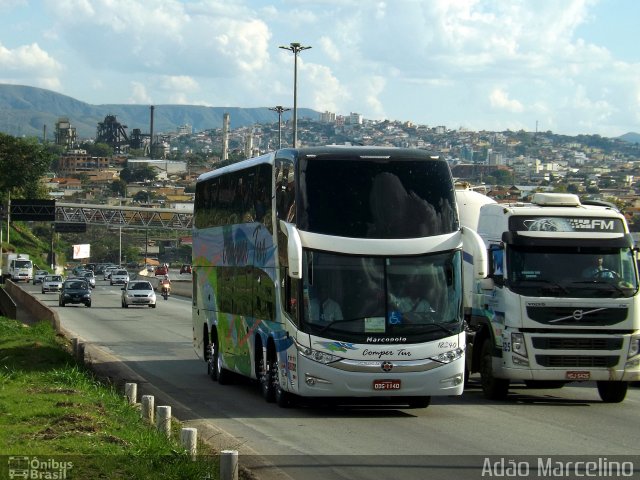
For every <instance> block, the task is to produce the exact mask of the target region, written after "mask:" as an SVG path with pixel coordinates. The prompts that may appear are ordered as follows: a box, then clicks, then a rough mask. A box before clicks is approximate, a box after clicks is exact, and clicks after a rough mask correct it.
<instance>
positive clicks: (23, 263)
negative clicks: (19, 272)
mask: <svg viewBox="0 0 640 480" xmlns="http://www.w3.org/2000/svg"><path fill="white" fill-rule="evenodd" d="M14 265H15V268H31V260H16V261H15V263H14Z"/></svg>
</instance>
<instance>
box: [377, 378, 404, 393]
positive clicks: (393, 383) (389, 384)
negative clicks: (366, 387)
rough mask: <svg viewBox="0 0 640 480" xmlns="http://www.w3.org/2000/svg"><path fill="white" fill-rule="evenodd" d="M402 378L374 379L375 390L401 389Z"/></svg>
mask: <svg viewBox="0 0 640 480" xmlns="http://www.w3.org/2000/svg"><path fill="white" fill-rule="evenodd" d="M400 385H401V382H400V380H374V381H373V389H374V390H378V391H379V390H400Z"/></svg>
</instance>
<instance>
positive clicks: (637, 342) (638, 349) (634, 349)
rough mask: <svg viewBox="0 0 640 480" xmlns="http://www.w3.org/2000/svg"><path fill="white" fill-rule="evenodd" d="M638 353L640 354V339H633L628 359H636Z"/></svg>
mask: <svg viewBox="0 0 640 480" xmlns="http://www.w3.org/2000/svg"><path fill="white" fill-rule="evenodd" d="M638 353H640V337H631V341H630V342H629V353H628V354H627V358H632V357H635V356H636V355H638Z"/></svg>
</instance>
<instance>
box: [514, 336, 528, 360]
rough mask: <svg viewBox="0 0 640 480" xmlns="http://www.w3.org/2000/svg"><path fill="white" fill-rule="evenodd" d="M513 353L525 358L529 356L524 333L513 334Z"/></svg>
mask: <svg viewBox="0 0 640 480" xmlns="http://www.w3.org/2000/svg"><path fill="white" fill-rule="evenodd" d="M511 351H512V352H513V353H517V354H518V355H521V356H523V357H526V356H527V346H526V345H525V343H524V335H523V334H522V333H512V334H511Z"/></svg>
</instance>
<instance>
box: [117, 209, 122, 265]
mask: <svg viewBox="0 0 640 480" xmlns="http://www.w3.org/2000/svg"><path fill="white" fill-rule="evenodd" d="M118 207H122V198H120V197H118ZM118 214H119V215H120V218H119V219H118V223H119V224H120V226H119V228H118V236H119V237H120V240H119V242H118V265H119V266H120V265H122V223H120V222H121V221H122V210H119V211H118Z"/></svg>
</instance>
